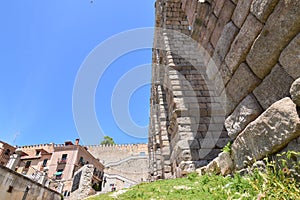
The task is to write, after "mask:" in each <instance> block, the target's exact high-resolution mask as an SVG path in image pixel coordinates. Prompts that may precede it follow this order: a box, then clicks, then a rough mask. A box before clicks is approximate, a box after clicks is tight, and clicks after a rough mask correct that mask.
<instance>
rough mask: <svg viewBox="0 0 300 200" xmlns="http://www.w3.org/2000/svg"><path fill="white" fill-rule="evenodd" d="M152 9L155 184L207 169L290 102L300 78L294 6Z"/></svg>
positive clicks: (267, 0)
mask: <svg viewBox="0 0 300 200" xmlns="http://www.w3.org/2000/svg"><path fill="white" fill-rule="evenodd" d="M155 6H156V23H155V24H156V29H157V31H156V32H155V38H154V48H153V57H152V59H153V65H152V89H151V103H150V104H151V109H150V112H151V118H150V126H149V142H148V144H149V158H150V166H151V169H150V175H151V176H152V178H153V179H157V178H170V177H174V176H181V175H182V174H184V173H186V172H188V171H190V170H193V169H195V168H197V167H199V166H203V165H206V164H207V163H208V162H209V161H211V160H212V159H213V158H214V157H216V156H217V155H218V153H219V152H220V149H221V148H222V147H223V146H224V145H225V144H226V143H227V142H228V141H229V140H234V139H235V138H236V137H237V136H238V135H239V134H240V133H241V132H242V131H243V130H244V129H245V128H246V126H247V125H248V124H249V123H250V122H252V121H254V120H255V119H256V118H257V117H258V116H259V115H260V114H261V113H263V112H264V111H265V110H267V109H268V108H269V107H270V106H271V105H272V104H273V103H275V102H277V101H279V100H280V99H282V98H284V97H287V96H289V89H290V86H291V84H292V83H293V82H294V80H295V79H296V78H298V77H299V76H300V48H299V46H300V33H299V32H300V12H299V10H300V1H298V0H297V1H290V0H264V1H261V0H249V1H245V0H203V1H198V0H157V1H156V4H155ZM224 125H225V127H226V129H225V128H224Z"/></svg>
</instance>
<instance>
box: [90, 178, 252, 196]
mask: <svg viewBox="0 0 300 200" xmlns="http://www.w3.org/2000/svg"><path fill="white" fill-rule="evenodd" d="M176 186H177V187H176ZM179 186H185V188H184V187H183V188H181V187H179ZM229 188H230V190H228V189H229ZM248 188H251V185H250V184H249V183H248V181H247V179H244V178H241V177H239V178H238V177H236V178H230V177H225V178H224V177H221V176H216V175H212V176H208V175H204V176H201V177H200V176H195V177H192V178H189V177H188V178H181V179H172V180H160V181H156V182H152V183H143V184H140V185H137V186H135V187H133V188H131V189H129V190H128V191H127V192H126V193H124V194H121V195H119V196H118V198H117V199H124V200H125V199H176V200H177V199H178V200H180V199H182V200H188V199H191V200H192V199H195V200H196V199H197V200H198V199H206V200H210V199H212V200H213V199H227V197H228V196H229V195H230V196H232V197H234V196H236V197H239V196H241V195H235V193H240V192H241V191H242V193H243V195H244V196H249V197H254V196H257V192H253V191H252V190H249V191H250V193H249V194H247V193H246V194H244V191H246V190H247V189H248ZM228 191H230V194H228ZM109 195H111V193H108V194H104V195H99V196H98V197H93V198H90V199H89V200H102V199H103V200H104V199H114V198H112V197H110V196H109Z"/></svg>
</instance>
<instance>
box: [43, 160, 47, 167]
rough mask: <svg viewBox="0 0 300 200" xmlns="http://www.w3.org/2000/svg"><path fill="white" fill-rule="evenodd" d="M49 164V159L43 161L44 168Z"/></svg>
mask: <svg viewBox="0 0 300 200" xmlns="http://www.w3.org/2000/svg"><path fill="white" fill-rule="evenodd" d="M47 162H48V159H45V160H44V161H43V167H46V166H47Z"/></svg>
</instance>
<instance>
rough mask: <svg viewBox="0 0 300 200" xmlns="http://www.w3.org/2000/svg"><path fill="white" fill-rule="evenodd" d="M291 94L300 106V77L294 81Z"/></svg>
mask: <svg viewBox="0 0 300 200" xmlns="http://www.w3.org/2000/svg"><path fill="white" fill-rule="evenodd" d="M290 94H291V97H292V100H293V101H294V103H295V104H296V105H297V106H298V107H300V78H298V79H297V80H296V81H294V83H293V84H292V87H291V89H290Z"/></svg>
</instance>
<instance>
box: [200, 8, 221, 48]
mask: <svg viewBox="0 0 300 200" xmlns="http://www.w3.org/2000/svg"><path fill="white" fill-rule="evenodd" d="M216 23H217V18H216V16H215V15H213V14H211V15H210V18H209V21H208V24H207V28H206V30H205V32H204V35H203V40H202V43H201V45H202V46H203V47H204V48H205V49H206V48H207V45H208V43H209V39H210V36H211V34H212V32H213V30H214V28H215V26H216Z"/></svg>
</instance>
